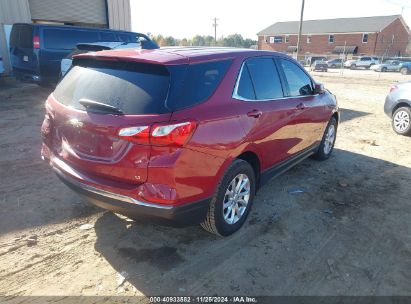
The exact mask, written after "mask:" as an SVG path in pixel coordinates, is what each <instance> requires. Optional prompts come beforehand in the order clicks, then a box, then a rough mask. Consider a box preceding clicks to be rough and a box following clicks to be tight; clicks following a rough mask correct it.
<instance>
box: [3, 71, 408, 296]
mask: <svg viewBox="0 0 411 304" xmlns="http://www.w3.org/2000/svg"><path fill="white" fill-rule="evenodd" d="M313 74H314V76H315V78H316V79H317V80H318V81H320V82H323V83H324V84H325V85H326V87H327V88H328V89H330V90H331V91H332V92H333V93H334V94H336V95H337V98H338V101H339V105H340V108H341V115H342V122H341V124H340V126H339V130H338V137H337V142H336V149H335V151H334V153H333V155H332V157H331V158H330V159H329V160H327V161H325V162H316V161H314V160H311V159H308V160H306V161H304V162H302V163H300V164H299V165H298V166H296V167H294V168H293V169H292V170H291V171H289V172H287V173H285V174H284V175H282V176H281V177H278V178H277V179H274V180H272V181H271V182H270V183H268V184H267V185H266V186H264V187H263V188H262V189H261V190H260V192H259V193H258V195H257V197H256V200H255V202H254V206H253V210H252V212H251V214H250V217H249V218H248V221H247V223H246V224H245V226H244V227H243V228H242V229H241V230H240V231H239V232H238V233H236V234H234V235H232V236H230V237H228V238H217V237H214V236H212V235H210V234H208V233H207V232H205V231H203V230H202V229H201V228H200V227H191V228H184V229H177V228H169V227H161V226H155V225H150V224H141V223H136V222H132V221H130V220H128V219H125V218H122V217H119V216H116V215H114V214H112V213H109V212H104V211H101V210H100V209H97V208H94V207H90V206H87V205H85V204H84V203H83V202H82V200H81V198H80V197H78V196H77V195H76V194H75V193H74V192H72V191H71V190H70V189H68V188H67V187H66V186H65V185H63V184H62V183H61V182H60V181H59V180H58V179H57V177H56V176H55V175H54V174H53V172H52V170H51V169H50V168H49V166H48V165H47V164H46V163H43V162H42V161H41V159H40V142H41V138H40V133H39V129H40V125H41V122H42V120H43V103H44V100H45V99H46V97H47V95H48V94H49V93H50V90H47V89H43V88H40V87H37V86H35V85H28V84H19V83H16V82H13V81H10V80H5V79H3V80H1V79H0V261H1V262H0V295H7V296H17V295H58V296H67V295H105V296H109V295H145V296H150V295H159V294H162V295H226V296H230V295H253V296H257V295H409V296H410V295H411V187H410V185H411V153H410V152H411V151H410V150H411V138H410V137H403V136H398V135H396V134H395V133H394V132H393V131H392V129H391V125H390V120H389V119H388V118H387V117H386V116H385V115H384V113H383V103H384V99H385V96H386V94H387V93H388V90H389V85H390V84H392V83H393V82H394V81H403V80H411V76H410V75H408V76H403V75H400V74H398V73H383V74H379V73H375V72H373V71H344V75H343V76H342V75H340V72H339V71H338V70H334V71H332V70H330V71H329V72H328V73H320V72H317V73H313ZM295 189H302V190H303V192H302V193H293V190H295ZM84 224H90V225H85V226H84ZM82 225H83V226H82Z"/></svg>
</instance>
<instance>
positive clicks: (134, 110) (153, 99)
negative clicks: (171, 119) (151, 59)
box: [53, 63, 170, 114]
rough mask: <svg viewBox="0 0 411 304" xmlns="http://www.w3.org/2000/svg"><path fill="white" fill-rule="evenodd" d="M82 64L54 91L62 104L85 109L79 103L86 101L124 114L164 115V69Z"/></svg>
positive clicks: (150, 65) (142, 66) (146, 65)
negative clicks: (112, 108)
mask: <svg viewBox="0 0 411 304" xmlns="http://www.w3.org/2000/svg"><path fill="white" fill-rule="evenodd" d="M82 65H83V66H78V65H77V66H74V67H73V68H72V69H71V70H70V72H69V73H68V74H67V75H66V76H65V77H64V78H63V80H62V81H61V82H60V83H59V84H58V86H57V88H56V90H55V91H54V93H53V94H54V96H55V97H56V99H57V100H58V101H59V102H61V103H62V104H64V105H67V106H71V107H74V108H76V109H84V107H83V106H82V105H81V104H80V103H79V100H80V99H83V98H85V99H90V100H93V101H97V102H100V103H104V104H107V105H112V106H115V107H117V108H119V109H120V110H121V111H123V112H124V113H125V114H158V113H165V112H167V110H166V109H165V100H166V97H167V92H168V88H169V81H170V77H169V73H168V71H167V70H166V68H165V67H163V66H158V65H152V64H131V63H90V64H85V63H82ZM85 65H87V66H88V67H85Z"/></svg>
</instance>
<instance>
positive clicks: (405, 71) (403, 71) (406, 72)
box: [400, 68, 408, 75]
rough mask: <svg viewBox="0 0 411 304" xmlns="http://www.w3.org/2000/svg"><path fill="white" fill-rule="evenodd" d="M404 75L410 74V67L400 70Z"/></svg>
mask: <svg viewBox="0 0 411 304" xmlns="http://www.w3.org/2000/svg"><path fill="white" fill-rule="evenodd" d="M400 72H401V74H402V75H407V74H408V69H407V68H401V70H400Z"/></svg>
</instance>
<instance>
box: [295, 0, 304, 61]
mask: <svg viewBox="0 0 411 304" xmlns="http://www.w3.org/2000/svg"><path fill="white" fill-rule="evenodd" d="M304 2H305V0H303V2H302V4H301V16H300V27H299V29H298V40H297V54H296V56H297V58H296V59H297V60H298V54H299V52H300V41H301V32H302V30H303V16H304Z"/></svg>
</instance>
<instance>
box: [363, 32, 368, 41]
mask: <svg viewBox="0 0 411 304" xmlns="http://www.w3.org/2000/svg"><path fill="white" fill-rule="evenodd" d="M367 42H368V34H363V35H362V43H367Z"/></svg>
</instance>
